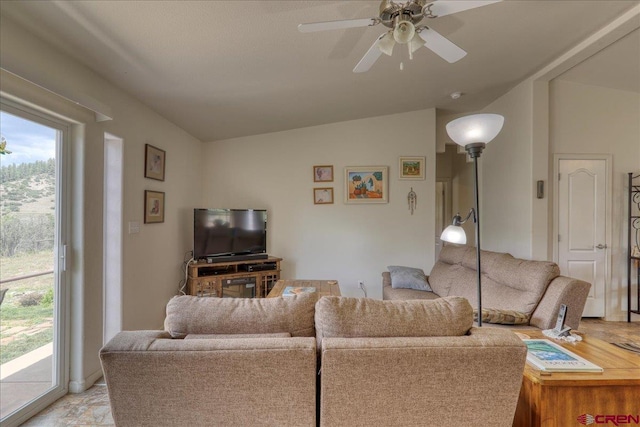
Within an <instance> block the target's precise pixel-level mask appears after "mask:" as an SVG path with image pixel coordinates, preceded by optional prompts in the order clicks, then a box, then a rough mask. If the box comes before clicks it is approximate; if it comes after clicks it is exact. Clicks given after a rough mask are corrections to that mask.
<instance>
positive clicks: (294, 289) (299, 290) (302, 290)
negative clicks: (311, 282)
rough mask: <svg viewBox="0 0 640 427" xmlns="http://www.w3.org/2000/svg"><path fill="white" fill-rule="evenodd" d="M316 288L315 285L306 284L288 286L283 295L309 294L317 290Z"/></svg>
mask: <svg viewBox="0 0 640 427" xmlns="http://www.w3.org/2000/svg"><path fill="white" fill-rule="evenodd" d="M315 291H316V288H314V287H305V286H287V287H286V288H284V291H282V296H283V297H291V296H294V295H300V294H307V293H311V292H315Z"/></svg>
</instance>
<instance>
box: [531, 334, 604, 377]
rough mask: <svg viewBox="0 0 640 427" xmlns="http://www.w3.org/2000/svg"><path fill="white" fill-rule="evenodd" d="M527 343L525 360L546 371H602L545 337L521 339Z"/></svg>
mask: <svg viewBox="0 0 640 427" xmlns="http://www.w3.org/2000/svg"><path fill="white" fill-rule="evenodd" d="M522 341H524V343H525V344H526V345H527V349H528V351H527V362H529V363H530V364H532V365H533V366H535V367H536V368H538V369H540V370H542V371H547V372H602V371H603V369H602V368H601V367H600V366H598V365H596V364H594V363H591V362H589V361H588V360H586V359H583V358H582V357H580V356H578V355H577V354H575V353H572V352H571V351H569V350H567V349H566V348H564V347H562V346H560V345H558V344H556V343H554V342H552V341H550V340H545V339H531V340H522Z"/></svg>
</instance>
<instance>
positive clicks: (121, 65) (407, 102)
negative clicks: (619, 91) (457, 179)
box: [0, 0, 640, 141]
mask: <svg viewBox="0 0 640 427" xmlns="http://www.w3.org/2000/svg"><path fill="white" fill-rule="evenodd" d="M440 1H442V0H440ZM639 1H640V0H628V1H613V0H586V1H580V0H568V1H562V0H527V1H516V0H506V1H503V2H501V3H495V4H491V5H488V6H484V7H481V8H478V9H473V10H468V11H465V12H461V13H458V14H454V15H449V16H444V17H441V18H437V19H435V20H432V21H429V24H430V26H431V27H432V28H433V29H435V30H436V31H438V32H440V33H441V34H443V35H444V36H446V37H447V38H449V39H450V40H451V41H453V42H454V43H456V44H457V45H458V46H460V47H462V48H463V49H465V50H466V51H467V52H468V55H467V56H466V57H465V58H463V59H462V60H461V61H459V62H457V63H455V64H449V63H447V62H445V61H444V60H442V59H441V58H440V57H438V56H436V55H435V54H433V53H432V52H431V51H429V50H427V49H424V48H422V49H420V50H419V51H417V52H416V53H415V55H414V59H413V61H409V60H408V59H407V54H406V52H404V50H403V49H401V48H400V49H399V48H396V49H395V51H394V55H393V56H392V57H387V56H385V55H383V56H382V57H381V58H380V60H379V61H378V62H377V63H376V64H375V65H374V66H373V68H372V69H371V70H370V71H369V72H367V73H363V74H354V73H352V71H351V70H352V69H353V67H354V66H355V64H356V63H357V62H358V61H359V60H360V58H361V57H362V56H363V55H364V53H365V52H366V51H367V49H368V48H369V47H370V46H371V44H372V43H373V41H374V40H375V39H376V37H377V36H378V35H380V34H382V33H383V32H384V31H385V29H386V28H385V27H382V26H375V27H367V28H355V29H348V30H336V31H327V32H319V33H306V34H303V33H300V32H298V31H297V28H296V27H297V24H299V23H306V22H316V21H328V20H338V19H352V18H368V17H375V16H377V15H378V7H379V1H378V0H375V1H238V0H230V1H227V2H223V1H151V0H149V1H99V0H94V1H62V0H58V1H20V2H19V1H2V2H0V12H1V13H3V14H5V16H8V17H10V18H12V19H13V20H15V21H16V22H18V23H20V24H22V25H24V26H25V27H27V28H28V29H30V30H31V31H33V32H34V33H35V34H37V35H39V36H40V37H42V38H43V39H45V40H47V41H49V42H51V43H52V44H53V45H55V46H57V47H59V48H60V49H62V50H63V51H65V52H66V53H68V54H69V55H71V56H72V57H74V58H76V59H78V60H79V61H80V62H81V63H83V64H85V65H86V66H87V67H89V68H91V69H93V70H94V71H96V72H97V73H98V74H100V75H102V76H103V77H104V78H105V79H107V80H109V81H111V82H112V83H114V84H115V85H117V86H119V87H121V88H123V89H124V90H126V91H127V92H129V93H131V94H132V95H133V96H135V97H136V98H138V99H140V100H141V101H142V102H144V103H145V104H147V105H149V106H150V107H151V108H153V109H154V110H156V111H157V112H159V113H160V114H162V115H163V116H164V117H166V118H167V119H169V120H171V121H172V122H174V123H175V124H177V125H178V126H180V127H182V128H183V129H185V130H186V131H188V132H190V133H191V134H192V135H194V136H195V137H197V138H199V139H201V140H203V141H213V140H219V139H226V138H232V137H238V136H245V135H253V134H261V133H267V132H275V131H280V130H286V129H293V128H300V127H306V126H313V125H319V124H324V123H331V122H339V121H344V120H352V119H358V118H363V117H371V116H377V115H384V114H393V113H399V112H405V111H412V110H418V109H423V108H432V107H436V108H440V109H443V110H447V111H450V112H457V113H461V112H467V111H474V110H478V109H480V108H482V107H484V106H486V105H487V104H488V103H490V102H491V101H493V100H494V99H496V98H497V97H499V96H500V95H502V94H503V93H505V92H506V91H508V90H509V89H511V88H512V87H514V86H515V85H516V84H518V83H519V82H520V81H522V80H523V79H525V78H526V77H528V76H530V75H532V74H534V73H535V72H536V71H538V70H540V69H541V68H542V67H544V66H545V65H546V64H548V63H549V62H551V61H552V60H554V59H555V58H557V57H559V56H560V55H561V54H563V53H564V52H566V51H567V50H569V49H570V48H572V47H573V46H575V45H576V44H578V43H579V42H580V41H582V40H584V39H585V38H587V37H588V36H590V35H591V34H593V33H595V32H596V31H597V30H599V29H600V28H602V27H603V26H605V25H606V24H608V23H609V22H611V21H612V20H614V19H615V18H616V17H618V16H620V15H621V14H622V13H624V12H625V11H627V10H628V9H630V8H632V7H634V6H636V5H637V4H638V3H639ZM636 33H637V31H636ZM629 39H630V40H631V41H629V42H628V45H627V47H623V48H621V49H622V51H623V52H622V53H620V52H618V53H617V54H616V52H614V53H613V54H612V55H610V56H611V57H609V58H607V57H604V59H602V60H599V59H596V58H594V59H593V63H594V64H595V66H597V67H599V68H604V69H606V68H611V67H610V64H611V62H610V61H613V60H614V58H615V60H617V59H618V58H620V57H622V58H624V59H625V60H624V61H623V63H622V65H616V67H615V68H616V69H623V70H624V72H623V74H625V75H627V76H628V77H627V78H622V77H619V75H618V74H619V73H617V74H616V75H611V74H610V73H608V72H603V73H596V74H600V76H599V77H597V78H598V80H599V81H600V80H602V79H604V80H605V81H616V82H617V83H616V84H620V82H623V81H624V80H632V81H633V82H632V85H633V84H635V89H633V87H632V88H624V89H625V90H638V89H637V81H638V79H637V76H638V75H639V74H638V68H633V66H631V67H629V66H628V64H627V63H628V62H629V61H631V63H633V61H634V60H635V61H636V65H637V63H638V61H640V59H637V58H638V51H640V42H639V40H638V37H637V35H636V37H635V39H634V38H633V37H630V38H629ZM634 50H635V52H634ZM634 54H635V58H636V59H634V57H633V55H634ZM629 55H631V56H629ZM401 61H403V62H404V64H405V68H404V71H400V70H399V63H400V62H401ZM601 61H602V62H601ZM585 62H586V61H585ZM583 64H584V63H583ZM603 64H604V65H605V66H603ZM580 67H581V66H580V65H579V66H577V67H575V68H574V69H572V70H570V71H569V72H568V73H566V74H565V75H564V76H562V78H570V79H575V80H577V81H583V82H587V81H589V79H592V78H593V72H591V71H589V72H585V71H580ZM609 71H611V70H609ZM633 73H635V74H633ZM599 84H601V85H604V86H606V84H602V82H600V83H599ZM454 91H460V92H462V93H463V94H464V96H462V98H460V99H458V100H452V99H451V98H450V97H449V96H448V95H449V94H450V93H452V92H454Z"/></svg>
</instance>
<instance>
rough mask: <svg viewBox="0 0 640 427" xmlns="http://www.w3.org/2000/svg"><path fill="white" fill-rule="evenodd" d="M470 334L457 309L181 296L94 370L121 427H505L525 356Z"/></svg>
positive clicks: (460, 303) (512, 345) (517, 343)
mask: <svg viewBox="0 0 640 427" xmlns="http://www.w3.org/2000/svg"><path fill="white" fill-rule="evenodd" d="M472 323H473V319H472V308H471V306H470V304H469V302H468V301H467V300H466V299H464V298H461V297H445V298H440V299H438V300H435V301H379V300H373V299H367V298H360V299H359V298H346V297H322V298H320V300H318V299H317V296H316V294H303V295H298V296H293V297H284V298H283V297H280V298H272V299H242V298H237V299H236V298H230V299H225V298H197V297H191V296H181V297H175V298H173V299H172V300H171V301H169V303H168V305H167V317H166V320H165V330H164V331H137V332H121V333H120V334H118V335H117V336H116V337H114V338H113V339H112V340H111V341H110V342H109V343H107V344H106V345H105V347H104V348H103V349H102V350H101V351H100V359H101V362H102V366H103V371H104V375H105V380H106V383H107V387H108V392H109V399H110V403H111V409H112V413H113V418H114V421H115V423H116V425H117V426H185V425H189V426H222V425H224V426H261V425H262V426H310V427H312V426H316V425H318V424H319V425H320V426H324V427H332V426H349V427H351V426H394V425H397V426H443V425H456V426H475V425H491V426H510V425H511V422H512V420H513V415H514V413H515V408H516V402H517V399H518V393H519V390H520V384H521V381H522V371H523V369H524V362H525V356H526V347H525V346H524V344H523V343H522V341H521V340H520V339H519V338H518V337H517V336H516V335H515V334H513V332H511V331H508V330H504V329H489V328H484V329H482V328H473V327H472ZM314 334H315V338H314V337H313V335H314ZM289 336H290V337H289ZM316 423H318V424H316Z"/></svg>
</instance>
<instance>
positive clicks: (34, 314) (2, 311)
mask: <svg viewBox="0 0 640 427" xmlns="http://www.w3.org/2000/svg"><path fill="white" fill-rule="evenodd" d="M0 133H1V134H2V142H1V144H0V148H1V150H0V290H1V291H2V302H1V303H0V364H2V365H4V364H5V363H7V362H9V361H12V360H14V359H16V358H18V357H20V356H23V355H25V354H27V353H29V352H31V351H32V350H35V349H38V348H41V347H43V346H45V345H47V344H50V343H51V342H52V340H53V302H54V275H53V270H54V265H53V263H54V256H53V250H54V240H55V207H56V203H55V194H56V161H55V152H56V138H57V131H56V130H55V129H52V128H49V127H46V126H43V125H40V124H37V123H34V122H31V121H28V120H25V119H22V118H19V117H16V116H13V115H11V114H7V113H6V112H4V111H3V112H1V113H0ZM3 367H4V366H3Z"/></svg>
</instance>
